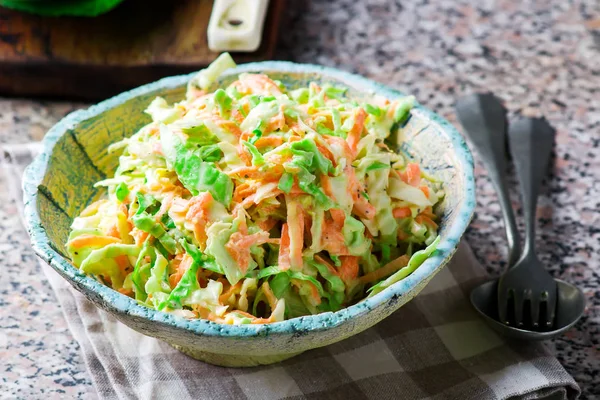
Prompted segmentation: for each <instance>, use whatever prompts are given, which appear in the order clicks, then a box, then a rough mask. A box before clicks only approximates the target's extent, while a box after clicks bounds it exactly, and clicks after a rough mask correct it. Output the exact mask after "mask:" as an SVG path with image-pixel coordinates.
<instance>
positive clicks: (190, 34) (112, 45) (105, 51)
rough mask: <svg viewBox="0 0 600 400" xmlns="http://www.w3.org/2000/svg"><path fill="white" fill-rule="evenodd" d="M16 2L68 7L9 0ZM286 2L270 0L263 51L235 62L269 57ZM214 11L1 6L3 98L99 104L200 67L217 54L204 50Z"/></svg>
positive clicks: (202, 2) (176, 6) (203, 1)
mask: <svg viewBox="0 0 600 400" xmlns="http://www.w3.org/2000/svg"><path fill="white" fill-rule="evenodd" d="M7 1H8V0H0V2H1V3H0V4H4V3H5V2H7ZM17 2H19V3H21V4H25V3H29V4H33V3H40V4H41V3H53V4H55V5H57V4H63V3H65V4H66V3H67V2H66V1H52V2H51V1H50V0H26V1H25V0H21V1H15V0H12V1H11V3H17ZM86 2H87V1H86ZM108 2H109V1H108V0H104V3H108ZM112 2H113V3H115V0H112ZM68 3H73V4H74V3H76V2H75V1H74V0H73V1H69V2H68ZM77 3H80V2H77ZM96 3H100V1H97V2H96ZM283 3H284V0H271V1H269V2H268V7H267V10H266V14H267V15H266V18H265V21H264V26H265V28H264V30H263V32H262V40H260V46H258V48H257V49H256V51H254V52H251V53H238V54H234V56H235V59H236V61H239V62H249V61H259V60H267V59H271V58H272V57H273V53H274V50H275V45H276V40H277V31H278V27H279V19H280V16H281V13H282V11H283ZM212 8H213V2H212V1H208V0H179V1H149V0H125V1H123V2H122V3H121V4H119V5H118V6H117V7H115V8H114V9H112V10H110V11H109V12H107V13H105V14H102V15H99V16H97V17H95V18H79V17H73V16H62V17H45V16H40V15H34V14H30V13H24V12H21V11H16V10H13V9H9V8H4V7H0V21H2V23H0V95H10V96H35V97H54V98H57V97H58V98H77V99H85V100H99V99H104V98H107V97H110V96H112V95H114V94H117V93H120V92H122V91H124V90H127V89H130V88H133V87H136V86H139V85H141V84H144V83H147V82H152V81H154V80H156V79H159V78H162V77H165V76H169V75H177V74H182V73H186V72H192V71H196V70H199V69H201V68H203V67H205V66H206V65H208V64H209V63H210V62H211V61H212V60H214V59H215V58H216V56H217V55H218V54H219V52H216V51H212V50H210V49H209V48H208V40H207V31H208V24H209V19H210V15H211V10H212Z"/></svg>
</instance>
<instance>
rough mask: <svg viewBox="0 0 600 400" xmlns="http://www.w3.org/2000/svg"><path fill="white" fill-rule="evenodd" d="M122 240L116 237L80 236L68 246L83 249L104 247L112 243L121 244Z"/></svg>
mask: <svg viewBox="0 0 600 400" xmlns="http://www.w3.org/2000/svg"><path fill="white" fill-rule="evenodd" d="M119 242H120V240H119V239H117V238H116V237H114V236H96V235H88V234H84V235H79V236H77V237H75V238H73V239H72V240H70V241H69V243H67V246H72V247H75V248H81V247H88V246H89V247H104V246H106V245H109V244H112V243H119Z"/></svg>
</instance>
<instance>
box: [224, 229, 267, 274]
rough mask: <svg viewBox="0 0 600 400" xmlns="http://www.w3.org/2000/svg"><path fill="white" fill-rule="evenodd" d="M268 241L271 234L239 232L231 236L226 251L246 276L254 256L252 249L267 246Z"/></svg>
mask: <svg viewBox="0 0 600 400" xmlns="http://www.w3.org/2000/svg"><path fill="white" fill-rule="evenodd" d="M268 240H269V232H264V231H261V232H256V233H254V234H252V235H248V234H246V233H245V232H241V231H238V232H234V233H233V234H231V236H230V237H229V241H228V242H227V244H226V245H225V249H226V250H227V252H228V253H229V255H230V256H231V258H233V259H234V260H235V262H236V263H237V264H238V267H239V269H240V271H242V273H244V274H245V273H246V272H247V271H248V267H249V266H250V260H251V259H252V254H250V249H251V247H252V246H260V245H261V244H265V243H267V241H268Z"/></svg>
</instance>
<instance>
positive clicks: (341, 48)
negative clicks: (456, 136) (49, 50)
mask: <svg viewBox="0 0 600 400" xmlns="http://www.w3.org/2000/svg"><path fill="white" fill-rule="evenodd" d="M299 3H302V4H299ZM518 3H520V4H518ZM550 3H554V5H551V4H550ZM288 4H289V5H290V9H289V11H288V16H287V20H286V21H285V23H284V24H283V25H282V29H281V43H280V50H279V54H278V58H280V59H289V60H294V61H299V62H311V63H318V64H324V65H330V66H336V67H340V68H342V69H345V70H349V71H352V72H357V73H360V74H363V75H365V76H367V77H370V78H373V79H375V80H378V81H380V82H384V83H387V84H389V85H391V86H394V87H397V88H399V89H401V90H403V91H404V92H406V93H412V94H414V95H415V96H416V97H417V99H418V100H419V101H420V102H421V103H423V104H425V105H427V106H429V107H431V108H433V109H434V110H436V111H437V112H439V113H440V114H441V115H443V116H445V117H446V118H448V119H449V120H450V121H451V122H453V123H456V118H455V115H454V113H453V103H454V100H455V99H456V98H457V97H458V96H460V95H461V94H464V93H468V92H471V91H475V90H478V91H483V90H492V91H493V92H495V93H496V94H497V95H498V96H500V97H501V98H503V99H504V100H505V101H506V104H507V106H508V107H509V109H510V110H511V111H512V112H518V111H520V112H523V113H526V114H543V115H545V116H546V117H547V118H548V119H549V120H550V121H551V123H552V124H553V125H554V126H555V127H556V128H557V130H558V139H557V143H558V146H557V151H556V158H555V160H554V169H553V173H552V177H551V179H550V180H549V184H548V185H547V186H546V192H545V194H544V195H543V197H542V198H541V199H540V202H539V203H540V207H539V216H540V221H541V223H540V226H539V234H538V235H539V236H538V238H539V241H538V243H539V250H540V253H541V258H542V260H543V261H544V262H545V263H546V264H547V265H548V266H549V268H550V270H551V271H552V273H553V274H554V275H555V276H556V277H559V278H562V279H565V280H568V281H571V282H575V283H577V284H578V285H580V287H581V288H583V290H584V291H585V293H586V296H587V298H588V308H587V312H586V315H585V317H584V318H583V319H582V320H581V321H580V322H579V323H578V324H577V326H576V328H575V329H573V330H572V331H570V332H569V333H567V334H566V335H565V336H564V337H562V338H560V339H557V340H554V341H552V342H549V343H548V344H547V345H548V347H549V348H550V349H551V351H552V352H553V353H554V354H555V355H556V356H557V357H558V359H559V360H560V361H561V362H562V363H563V365H564V366H565V368H566V369H567V370H568V371H569V372H570V373H571V374H572V375H573V376H574V377H575V379H576V380H577V381H578V382H579V384H580V385H581V387H582V389H583V393H584V398H595V396H600V291H599V289H600V265H599V264H600V228H598V226H600V202H599V200H598V199H600V3H599V2H597V1H596V0H587V1H586V0H581V1H580V0H574V1H553V2H550V1H522V2H517V1H514V0H496V1H476V0H460V1H457V0H447V1H441V0H429V1H428V0H417V1H384V0H380V1H377V0H370V1H360V2H359V1H354V0H343V1H325V0H321V1H316V0H313V1H312V2H292V1H289V2H288ZM82 106H83V105H82V104H76V103H57V102H47V101H44V102H40V101H29V100H14V99H0V143H17V142H26V141H30V140H39V139H41V137H42V136H43V134H44V132H45V131H46V130H47V129H48V128H49V127H50V126H51V125H53V124H54V123H55V122H56V121H58V120H59V119H60V118H61V117H62V116H64V115H65V114H66V113H67V112H69V111H71V110H73V109H75V108H79V107H82ZM477 176H478V179H477V188H478V208H477V212H476V215H475V218H474V220H473V223H472V225H471V228H470V229H469V231H468V233H467V238H468V240H469V242H470V243H471V245H472V247H473V248H474V250H475V253H476V255H477V257H478V258H479V260H480V261H481V262H482V263H483V264H484V265H486V267H487V268H488V270H489V272H490V273H492V274H495V273H497V271H499V269H500V268H501V266H502V265H503V261H502V260H503V259H504V257H505V255H506V245H505V240H504V234H503V228H502V224H501V221H500V208H499V205H498V203H497V201H496V197H495V195H494V192H493V190H492V187H491V185H490V182H489V180H488V178H487V176H486V173H485V171H484V170H483V168H482V167H481V164H479V163H478V164H477ZM512 184H513V188H514V187H516V186H515V182H514V180H513V182H512ZM513 194H514V195H515V196H514V199H515V200H516V199H517V197H516V194H515V193H513ZM0 260H1V261H0V265H1V268H2V273H1V279H0V398H15V397H17V398H28V399H30V398H43V397H48V398H56V397H61V395H62V396H64V397H68V398H74V397H77V398H95V393H94V389H93V387H92V385H91V381H90V378H89V376H88V374H87V372H86V370H85V366H84V364H83V361H82V359H81V357H80V355H79V349H78V346H77V343H76V342H75V341H74V340H73V338H72V337H71V335H70V333H69V331H68V328H67V326H66V323H65V321H64V319H63V317H62V315H61V311H60V310H59V309H58V308H56V304H55V300H54V295H53V293H52V290H51V288H50V286H49V285H48V283H47V282H46V281H45V280H44V278H43V275H42V273H41V271H40V269H39V267H38V265H37V262H36V261H35V256H34V254H33V252H32V251H31V249H30V248H29V247H28V239H27V235H26V233H25V231H24V230H23V229H22V228H21V227H20V224H19V219H18V217H17V208H16V207H15V205H14V204H12V203H10V202H9V201H8V196H7V194H6V182H5V181H4V180H3V178H0Z"/></svg>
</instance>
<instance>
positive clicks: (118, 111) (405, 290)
mask: <svg viewBox="0 0 600 400" xmlns="http://www.w3.org/2000/svg"><path fill="white" fill-rule="evenodd" d="M241 72H264V73H267V74H269V75H270V76H271V77H272V78H273V79H278V80H280V81H281V82H283V83H284V84H285V85H287V86H289V87H296V86H299V85H307V84H308V82H310V81H316V82H318V83H321V84H322V83H326V82H329V83H332V84H334V85H338V86H345V87H347V88H348V89H349V93H350V95H352V96H355V97H358V98H361V97H363V98H364V97H370V96H373V95H381V96H384V97H386V98H389V99H394V98H397V97H400V96H403V94H401V93H399V92H397V91H395V90H393V89H390V88H388V87H385V86H383V85H381V84H379V83H376V82H373V81H370V80H367V79H365V78H362V77H360V76H356V75H351V74H348V73H346V72H342V71H339V70H335V69H331V68H324V67H320V66H315V65H301V64H294V63H288V62H262V63H252V64H245V65H242V66H239V67H238V68H236V69H235V70H230V71H228V72H227V73H226V74H225V75H224V76H223V77H222V78H221V81H220V82H219V83H229V82H231V81H233V80H234V79H235V77H236V76H237V74H239V73H241ZM190 77H191V75H187V76H175V77H170V78H165V79H162V80H160V81H158V82H155V83H151V84H148V85H145V86H142V87H139V88H137V89H134V90H132V91H129V92H126V93H123V94H121V95H118V96H116V97H113V98H111V99H109V100H106V101H104V102H102V103H100V104H98V105H96V106H93V107H90V108H89V109H87V110H81V111H76V112H74V113H72V114H70V115H68V116H67V117H65V118H64V119H63V120H62V121H60V122H59V123H58V124H57V125H55V126H54V127H53V128H52V129H51V130H50V131H49V132H48V133H47V135H46V137H45V139H44V150H43V152H42V153H41V154H40V155H39V156H38V157H37V158H36V159H35V161H34V162H33V163H32V164H31V165H30V166H29V167H28V169H27V171H26V172H25V177H24V183H23V186H24V193H25V197H24V201H25V214H26V221H27V224H28V232H29V234H30V236H31V241H32V245H33V248H34V250H35V251H36V253H37V254H38V255H39V256H40V257H41V258H42V259H44V260H45V261H46V262H47V263H48V264H50V265H51V266H52V267H53V268H54V269H55V270H56V271H57V272H58V273H59V274H60V275H62V276H63V277H64V278H65V279H66V280H68V281H69V283H70V284H71V285H73V287H75V288H76V289H77V290H79V291H80V292H81V293H83V294H84V295H85V296H86V297H87V298H88V299H89V300H90V301H92V302H93V303H94V304H95V305H97V306H98V307H100V308H102V309H103V310H105V311H106V312H108V313H110V314H111V315H113V316H115V317H116V318H117V319H118V320H120V321H121V322H122V323H124V324H126V325H127V326H129V327H131V328H133V329H135V330H136V331H139V332H141V333H143V334H145V335H149V336H153V337H156V338H159V339H161V340H164V341H165V342H167V343H169V344H171V345H173V346H174V347H176V348H177V349H179V350H181V351H182V352H184V353H186V354H188V355H190V356H192V357H194V358H197V359H200V360H204V361H206V362H209V363H213V364H218V365H224V366H252V365H259V364H270V363H274V362H277V361H281V360H284V359H286V358H289V357H292V356H294V355H296V354H299V353H301V352H303V351H306V350H309V349H312V348H316V347H321V346H326V345H328V344H331V343H334V342H337V341H340V340H343V339H345V338H348V337H350V336H352V335H355V334H357V333H359V332H361V331H363V330H365V329H367V328H369V327H371V326H373V325H374V324H376V323H378V322H379V321H381V320H382V319H384V318H385V317H387V316H388V315H390V314H391V313H392V312H394V311H396V310H397V309H399V308H400V307H402V305H404V304H405V303H406V302H407V301H409V300H410V299H412V298H413V297H415V296H416V295H417V293H419V292H420V291H421V290H422V289H423V287H424V286H425V285H426V284H427V283H428V282H429V280H430V279H431V278H433V276H434V275H435V274H436V273H437V272H438V271H439V270H440V269H441V268H443V267H444V265H445V264H446V263H447V262H448V260H450V258H451V257H452V254H453V253H454V251H455V250H456V248H457V245H458V243H459V240H460V238H461V236H462V235H463V233H464V231H465V229H466V228H467V225H468V224H469V221H470V219H471V216H472V213H473V209H474V207H475V189H474V180H473V161H472V158H471V154H470V153H469V150H468V148H467V146H466V144H465V142H464V140H463V138H462V137H461V135H460V134H459V133H458V132H457V131H456V130H455V129H454V128H453V127H452V125H450V124H449V123H448V122H447V121H445V120H444V119H442V118H441V117H440V116H438V115H437V114H435V113H433V112H432V111H430V110H428V109H426V108H425V107H423V106H421V105H417V106H416V107H415V108H414V109H413V111H412V117H411V118H410V120H409V121H408V123H407V124H406V126H405V127H404V128H402V129H401V131H400V132H398V133H397V134H398V135H399V136H400V139H401V140H402V141H403V143H404V144H403V145H402V146H401V148H400V150H399V151H401V152H403V153H404V154H405V155H406V156H407V157H409V158H412V159H414V160H417V161H419V162H420V163H421V165H422V166H423V167H424V168H425V169H426V170H427V171H429V172H430V173H434V174H435V175H436V176H437V177H439V178H440V179H442V180H443V182H445V187H444V189H445V193H446V196H445V198H444V200H443V202H442V203H441V205H440V206H439V207H438V208H437V209H436V212H437V213H438V214H439V215H440V216H441V223H440V227H441V229H440V235H441V241H440V243H439V246H438V249H437V251H436V252H435V253H434V254H433V255H432V257H431V258H429V259H428V260H427V261H425V262H424V263H423V264H422V265H421V266H420V267H419V268H417V270H416V271H415V272H413V273H412V274H411V275H409V276H408V277H407V278H405V279H404V280H402V281H400V282H398V283H396V284H394V285H393V286H391V287H389V288H387V289H386V290H384V291H382V292H381V293H379V294H377V295H376V296H374V297H371V298H369V299H367V300H364V301H362V302H359V303H357V304H355V305H352V306H350V307H348V308H345V309H343V310H340V311H338V312H335V313H331V312H327V313H322V314H318V315H313V316H306V317H301V318H294V319H291V320H287V321H283V322H278V323H273V324H267V325H238V326H232V325H219V324H216V323H213V322H210V321H206V320H186V319H184V318H181V317H178V316H175V315H172V314H168V313H164V312H160V311H155V310H152V309H149V308H147V307H144V306H141V305H139V304H137V303H136V301H135V300H133V299H131V298H129V297H126V296H124V295H122V294H120V293H118V292H116V291H113V290H112V289H110V288H108V287H106V286H104V285H102V284H101V283H99V282H97V281H96V280H94V279H93V278H91V277H88V276H86V275H84V274H83V273H81V272H79V270H78V269H77V268H75V267H74V266H73V265H72V264H71V263H70V262H69V260H68V258H67V257H66V251H65V248H64V243H65V242H66V241H67V236H68V232H69V225H70V224H71V222H72V220H73V218H74V217H75V216H77V215H78V214H79V213H80V212H81V210H83V209H84V208H85V206H86V205H88V204H89V203H90V202H91V201H93V200H95V199H96V198H98V197H99V196H101V195H102V191H101V190H98V189H95V188H94V187H93V184H94V183H95V182H97V181H99V180H101V179H103V178H104V177H105V176H109V175H111V174H112V173H113V171H114V170H115V168H116V166H117V162H118V160H117V158H116V157H114V156H110V155H108V154H107V152H106V149H107V147H108V145H109V144H111V143H113V142H116V141H118V140H120V139H122V138H123V137H126V136H129V135H132V134H133V133H134V132H136V131H137V130H138V129H139V128H140V127H142V126H143V125H145V124H146V123H148V122H149V121H150V120H149V117H148V116H147V115H145V114H144V113H143V112H142V111H143V110H144V109H145V108H146V107H147V105H148V104H149V103H150V101H152V99H154V97H155V96H163V97H164V98H165V99H166V100H167V101H169V102H172V101H178V100H180V99H182V97H183V96H184V93H185V86H186V83H187V81H188V79H189V78H190Z"/></svg>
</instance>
